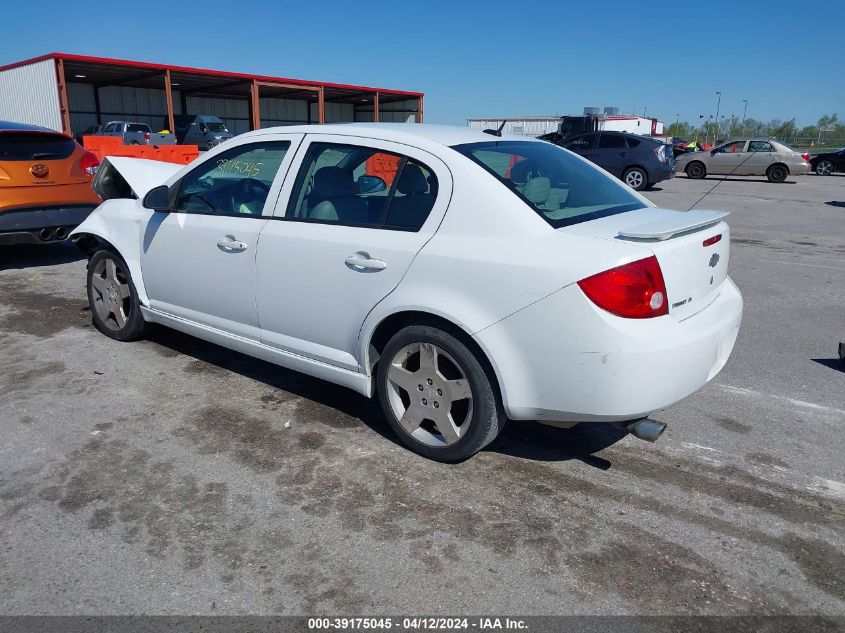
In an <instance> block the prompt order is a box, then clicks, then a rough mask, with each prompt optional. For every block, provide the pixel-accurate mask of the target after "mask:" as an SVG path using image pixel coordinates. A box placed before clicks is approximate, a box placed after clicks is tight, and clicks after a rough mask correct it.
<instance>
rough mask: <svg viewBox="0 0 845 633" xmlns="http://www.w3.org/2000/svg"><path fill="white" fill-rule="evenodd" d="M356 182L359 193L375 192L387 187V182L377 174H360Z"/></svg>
mask: <svg viewBox="0 0 845 633" xmlns="http://www.w3.org/2000/svg"><path fill="white" fill-rule="evenodd" d="M356 182H357V183H358V191H359V192H360V193H376V192H378V191H384V190H385V189H387V183H386V182H384V179H382V178H379V177H378V176H366V175H365V176H360V177H359V178H358V180H357V181H356Z"/></svg>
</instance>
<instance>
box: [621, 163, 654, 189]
mask: <svg viewBox="0 0 845 633" xmlns="http://www.w3.org/2000/svg"><path fill="white" fill-rule="evenodd" d="M622 182H624V183H625V184H626V185H628V186H629V187H630V188H631V189H633V190H634V191H642V190H643V189H645V188H646V186H647V185H648V174H646V173H645V170H644V169H641V168H640V167H630V168H629V169H626V170H625V173H624V174H622Z"/></svg>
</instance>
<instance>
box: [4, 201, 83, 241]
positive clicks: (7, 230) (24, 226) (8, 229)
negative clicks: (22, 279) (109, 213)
mask: <svg viewBox="0 0 845 633" xmlns="http://www.w3.org/2000/svg"><path fill="white" fill-rule="evenodd" d="M96 208H97V205H95V204H79V205H62V206H51V207H27V208H23V209H20V208H18V209H5V210H3V211H0V244H3V245H10V244H37V243H41V242H45V241H51V239H54V238H49V239H46V240H45V239H43V238H41V237H39V234H40V233H41V231H42V230H43V229H56V228H63V229H67V232H70V231H71V230H72V229H73V228H75V227H76V226H78V225H79V224H81V223H82V221H83V220H85V218H87V217H88V215H89V214H90V213H91V212H92V211H93V210H94V209H96Z"/></svg>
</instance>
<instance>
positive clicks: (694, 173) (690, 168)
mask: <svg viewBox="0 0 845 633" xmlns="http://www.w3.org/2000/svg"><path fill="white" fill-rule="evenodd" d="M686 174H687V178H692V179H694V180H698V179H699V178H704V177H705V176H706V175H707V168H706V167H705V166H704V163H702V162H701V161H700V160H694V161H692V162H691V163H690V164H689V165H687V168H686Z"/></svg>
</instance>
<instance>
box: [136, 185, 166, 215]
mask: <svg viewBox="0 0 845 633" xmlns="http://www.w3.org/2000/svg"><path fill="white" fill-rule="evenodd" d="M141 204H142V205H143V207H144V208H145V209H152V210H153V211H170V189H168V188H167V185H159V186H158V187H154V188H152V189H150V190H149V191H148V192H147V195H145V196H144V201H143V202H142V203H141Z"/></svg>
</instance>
